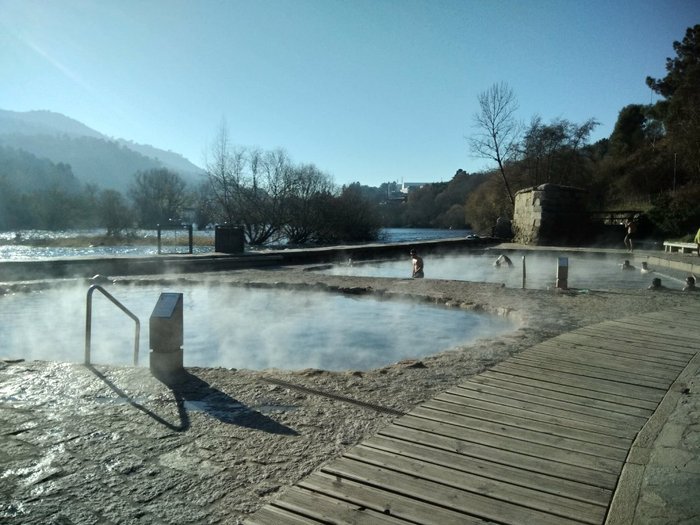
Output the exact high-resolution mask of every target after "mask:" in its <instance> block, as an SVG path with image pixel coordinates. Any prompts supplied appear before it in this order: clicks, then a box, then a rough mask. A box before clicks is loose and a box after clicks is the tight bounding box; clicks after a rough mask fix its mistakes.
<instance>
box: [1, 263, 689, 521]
mask: <svg viewBox="0 0 700 525" xmlns="http://www.w3.org/2000/svg"><path fill="white" fill-rule="evenodd" d="M151 279H152V278H146V277H143V278H140V279H136V280H151ZM204 279H216V280H217V282H220V283H221V284H222V285H223V284H225V283H231V284H236V285H244V286H260V287H284V288H293V289H299V290H310V289H313V290H326V291H328V292H329V293H350V294H376V295H377V296H381V297H383V298H398V297H400V298H404V299H415V300H417V301H429V302H434V303H439V304H446V305H450V306H453V307H455V308H465V309H474V310H479V311H486V312H491V313H497V314H500V315H507V316H509V317H510V318H512V319H513V320H514V321H516V322H517V323H518V328H517V330H516V331H514V332H512V333H510V334H506V335H504V336H501V337H498V338H495V339H489V340H482V341H477V342H476V343H474V344H471V345H469V346H465V347H461V348H457V349H452V350H449V351H445V352H442V353H439V354H437V355H433V356H429V357H425V358H423V359H421V360H409V361H404V362H400V363H396V364H394V365H391V366H387V367H384V368H381V369H375V370H369V371H356V370H348V371H344V372H328V371H322V370H303V371H296V372H289V371H284V370H264V371H250V370H235V369H224V368H207V369H204V368H189V369H188V370H187V373H188V374H187V377H186V378H185V380H184V381H183V382H181V383H180V384H178V385H176V386H173V387H172V388H170V387H168V386H166V385H164V384H163V383H161V382H159V381H157V380H156V379H155V378H153V377H152V376H151V374H150V372H149V371H148V370H147V369H143V368H142V369H133V368H116V367H95V368H88V367H84V366H82V365H77V364H68V363H51V362H41V361H32V362H25V361H20V362H17V361H9V360H5V361H2V362H0V422H1V425H0V444H1V446H0V478H1V479H2V483H0V496H1V497H0V521H2V522H3V523H23V524H24V523H27V524H33V523H36V524H39V523H41V524H47V523H55V524H83V523H85V524H87V523H90V524H93V523H115V524H116V523H119V524H130V523H134V524H136V523H139V524H140V523H143V524H146V523H148V524H152V523H155V524H160V523H162V524H171V523H172V524H174V523H191V524H197V523H226V524H228V523H241V522H242V521H243V520H244V519H245V517H246V516H247V515H249V514H250V513H252V512H254V511H255V510H257V509H258V508H260V507H261V506H263V505H264V504H265V503H267V502H268V501H269V500H270V499H271V498H274V497H275V495H276V493H277V492H278V491H280V490H281V489H283V488H284V487H286V486H289V485H291V484H294V483H295V482H297V481H298V480H299V479H301V478H302V477H304V476H306V475H307V474H309V473H310V472H312V471H313V470H315V469H317V468H318V467H319V466H320V465H322V464H323V463H325V462H327V461H329V460H331V459H333V458H335V457H337V456H338V455H340V454H341V453H343V451H345V450H346V449H347V448H348V447H350V446H352V445H354V444H356V443H358V442H360V441H361V440H362V439H363V438H366V437H368V436H370V435H372V434H373V433H375V432H376V431H377V430H378V429H380V428H381V427H383V426H384V425H386V424H387V423H389V422H390V421H391V420H392V419H393V418H395V417H397V416H396V415H397V414H400V413H402V412H404V411H408V410H410V409H411V408H412V407H414V406H415V405H416V404H418V403H421V402H423V401H425V400H427V399H429V398H430V397H432V396H434V395H435V394H437V393H438V392H441V391H443V390H445V389H447V388H449V387H450V386H452V385H454V384H457V383H459V382H460V381H463V380H464V379H465V378H466V377H468V376H470V375H472V374H476V373H479V372H481V371H483V370H485V369H487V368H489V367H491V366H493V365H494V364H495V363H497V362H499V361H502V360H503V359H506V358H507V357H509V356H511V355H513V354H515V353H518V352H520V351H521V350H523V349H525V348H528V347H530V346H532V345H534V344H536V343H538V342H541V341H543V340H546V339H549V338H551V337H553V336H556V335H558V334H560V333H563V332H566V331H570V330H573V329H576V328H579V327H582V326H586V325H590V324H594V323H598V322H602V321H605V320H610V319H616V318H620V317H626V316H629V315H634V314H635V313H642V312H649V311H655V310H663V309H666V308H670V307H673V306H677V305H684V304H689V303H691V302H693V303H694V304H696V302H697V301H698V300H700V294H683V293H680V292H675V291H662V292H653V291H649V290H608V291H588V290H586V291H577V290H570V291H566V292H562V291H556V290H519V289H507V288H503V287H501V286H499V285H493V284H482V283H468V282H461V281H439V280H431V279H422V280H410V279H405V280H400V279H378V278H360V277H338V276H326V275H320V274H318V273H315V272H309V271H304V269H303V268H290V269H276V270H271V269H266V270H241V271H236V272H228V273H226V274H215V275H214V274H211V275H207V274H197V275H192V276H187V277H181V276H180V277H173V280H174V281H176V282H189V281H192V282H197V281H200V280H204ZM131 280H134V279H133V278H132V279H131ZM43 285H44V284H41V285H40V286H43ZM27 286H29V287H31V286H32V285H28V284H26V283H25V284H20V285H13V286H5V292H10V293H11V292H13V291H15V290H16V289H17V288H21V287H27ZM0 288H2V285H0ZM0 304H2V297H0ZM416 337H420V326H418V327H416ZM185 351H186V349H185ZM1 354H2V352H1V350H0V355H1ZM280 382H287V383H292V384H294V385H297V386H298V387H300V388H290V387H289V386H288V385H287V384H286V383H280ZM695 385H696V383H693V385H691V386H692V389H694V388H695V387H696V386H695ZM691 393H693V394H694V391H693V392H691ZM697 398H698V396H697V395H692V396H686V397H685V398H684V403H679V409H681V408H682V409H683V410H687V411H689V412H687V413H686V416H682V415H678V414H680V413H679V412H675V413H674V414H677V417H680V418H682V417H689V418H690V421H687V420H685V421H683V420H682V419H680V422H679V423H678V424H680V425H685V427H686V429H687V427H688V426H689V425H690V426H693V424H694V428H695V430H694V432H695V433H694V434H693V436H695V438H694V439H695V443H694V445H692V444H691V450H690V451H689V454H690V455H691V458H692V457H693V455H694V459H693V461H694V462H695V463H694V464H697V435H698V430H697V425H698V422H697V416H698V399H697ZM689 400H690V401H689ZM689 403H690V407H689V405H688V404H689ZM688 414H690V415H688ZM672 417H676V416H672ZM693 418H694V421H693ZM674 421H675V420H674ZM684 446H685V445H684ZM692 446H694V447H695V448H692ZM652 461H653V459H652ZM661 470H662V469H657V477H656V478H654V477H653V476H654V475H655V474H654V473H653V469H651V468H650V469H648V475H649V479H648V480H647V481H646V485H645V486H646V487H648V488H647V489H645V490H647V492H643V494H642V501H643V502H644V504H645V505H648V507H646V510H644V513H645V514H650V513H654V512H657V511H659V509H662V508H663V507H664V505H666V506H668V505H672V504H675V505H679V504H678V503H677V502H676V503H674V502H673V501H671V500H672V499H673V498H672V497H671V496H669V497H667V498H666V499H664V496H663V494H662V495H660V496H658V498H657V497H652V496H651V494H652V490H653V488H654V487H655V486H659V485H661V484H660V483H659V480H660V479H662V478H663V476H668V475H669V474H668V473H665V474H664V473H662V472H661ZM692 475H693V474H692V472H691V474H690V476H691V478H692ZM658 476H662V477H661V478H659V477H658ZM697 478H698V473H697V472H696V473H695V478H694V479H695V480H696V481H697ZM686 483H687V480H686ZM645 495H646V496H648V497H645ZM680 505H683V503H680ZM640 508H641V507H640ZM660 513H661V514H663V512H660ZM690 522H691V521H688V523H690ZM655 523H661V522H660V521H656V522H655ZM678 523H681V521H678Z"/></svg>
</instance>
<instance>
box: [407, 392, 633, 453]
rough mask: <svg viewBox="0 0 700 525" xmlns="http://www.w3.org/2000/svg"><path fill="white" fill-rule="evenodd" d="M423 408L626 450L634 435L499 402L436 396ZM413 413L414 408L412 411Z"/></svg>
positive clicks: (423, 405)
mask: <svg viewBox="0 0 700 525" xmlns="http://www.w3.org/2000/svg"><path fill="white" fill-rule="evenodd" d="M423 408H427V409H431V410H436V411H442V412H446V413H447V414H448V416H446V417H448V418H449V414H455V415H459V416H462V417H468V418H471V419H474V420H477V421H478V420H485V421H489V422H490V423H493V424H497V425H507V426H509V427H515V428H518V429H524V430H530V431H533V432H543V433H546V434H550V435H552V436H561V437H564V438H569V439H575V440H579V441H584V442H587V443H595V444H599V445H605V446H606V447H615V448H618V449H622V450H625V451H627V450H628V449H629V447H630V445H631V444H632V439H630V438H627V439H625V438H618V437H615V436H612V435H609V434H602V433H600V432H599V431H596V432H592V431H589V430H582V429H580V428H576V427H573V426H570V425H568V424H567V422H566V421H561V420H558V419H556V418H550V420H549V421H542V420H541V419H539V418H535V419H532V418H530V417H526V416H527V413H525V412H524V411H520V412H519V413H508V412H507V411H502V410H500V409H499V408H500V407H499V406H497V405H491V406H490V408H488V409H482V408H477V407H474V406H468V405H463V404H456V403H451V402H450V401H449V400H444V399H438V398H433V399H431V400H428V401H427V402H425V403H423V404H422V405H421V406H420V407H417V408H416V409H415V410H418V409H423ZM413 413H414V411H411V414H413ZM477 424H479V423H477Z"/></svg>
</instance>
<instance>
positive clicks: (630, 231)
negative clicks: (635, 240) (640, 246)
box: [622, 217, 637, 252]
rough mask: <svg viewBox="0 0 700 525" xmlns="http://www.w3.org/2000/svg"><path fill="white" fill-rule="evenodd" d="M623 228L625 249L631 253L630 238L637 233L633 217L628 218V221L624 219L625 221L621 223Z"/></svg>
mask: <svg viewBox="0 0 700 525" xmlns="http://www.w3.org/2000/svg"><path fill="white" fill-rule="evenodd" d="M622 224H623V225H624V227H625V232H626V234H625V247H626V248H627V251H629V252H632V250H633V249H634V247H633V245H632V237H634V234H635V233H637V223H636V222H635V221H634V217H630V218H629V219H625V221H624V222H623V223H622Z"/></svg>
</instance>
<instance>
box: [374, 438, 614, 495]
mask: <svg viewBox="0 0 700 525" xmlns="http://www.w3.org/2000/svg"><path fill="white" fill-rule="evenodd" d="M379 436H384V437H388V438H392V439H395V440H398V441H406V442H410V443H416V444H422V445H429V446H430V447H432V448H437V449H440V450H446V451H449V452H455V453H457V454H461V455H464V456H469V457H475V458H479V459H482V460H484V461H490V462H493V463H498V464H501V465H508V466H511V467H514V468H520V469H523V470H529V471H532V472H537V473H540V474H546V475H549V476H554V477H557V478H561V479H566V480H570V481H577V482H579V483H584V484H587V485H591V486H594V487H600V488H604V489H613V488H615V484H616V483H617V476H618V473H616V472H607V471H604V470H595V469H593V468H591V467H590V465H586V466H578V465H571V464H567V463H562V462H558V461H554V460H553V459H552V458H549V457H547V458H541V457H536V456H528V455H523V454H520V453H518V452H516V451H513V450H509V449H500V448H496V447H492V446H491V445H490V444H488V443H487V444H483V443H476V442H472V441H467V440H464V439H461V438H460V437H450V436H443V435H439V434H435V433H433V432H430V431H424V430H417V429H412V428H408V427H400V426H396V425H389V426H388V427H386V428H384V429H383V430H381V431H380V433H379Z"/></svg>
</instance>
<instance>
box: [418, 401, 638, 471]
mask: <svg viewBox="0 0 700 525" xmlns="http://www.w3.org/2000/svg"><path fill="white" fill-rule="evenodd" d="M410 415H411V416H415V417H419V418H423V419H427V420H430V421H435V422H438V423H446V424H448V425H454V426H458V427H460V428H466V429H470V430H475V431H477V432H484V433H488V434H493V435H497V436H502V437H507V438H512V439H519V440H521V441H526V442H528V443H531V444H538V445H544V446H548V447H557V448H561V449H565V450H570V451H572V452H581V453H584V454H591V455H593V456H599V457H603V458H610V459H615V460H619V461H624V459H625V458H626V457H627V449H625V448H620V447H613V446H609V445H603V444H600V443H594V442H590V441H584V440H582V439H575V438H569V437H564V436H561V435H557V434H549V433H546V432H544V431H536V430H529V429H527V428H524V427H522V426H513V425H507V424H505V423H494V422H492V421H486V420H484V419H477V418H473V417H468V416H463V415H458V414H456V413H454V412H445V411H443V410H435V409H432V408H430V407H426V406H425V405H421V406H419V407H416V408H415V409H413V410H411V412H410Z"/></svg>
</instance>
